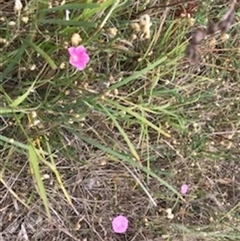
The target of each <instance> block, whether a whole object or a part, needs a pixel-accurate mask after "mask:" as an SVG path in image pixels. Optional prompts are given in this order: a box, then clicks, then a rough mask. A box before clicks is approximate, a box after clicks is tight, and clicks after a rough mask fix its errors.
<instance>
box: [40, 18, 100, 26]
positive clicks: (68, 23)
mask: <svg viewBox="0 0 240 241" xmlns="http://www.w3.org/2000/svg"><path fill="white" fill-rule="evenodd" d="M38 23H39V24H56V25H60V26H78V27H84V28H94V27H96V23H92V22H85V21H74V20H68V21H66V20H63V19H40V20H38Z"/></svg>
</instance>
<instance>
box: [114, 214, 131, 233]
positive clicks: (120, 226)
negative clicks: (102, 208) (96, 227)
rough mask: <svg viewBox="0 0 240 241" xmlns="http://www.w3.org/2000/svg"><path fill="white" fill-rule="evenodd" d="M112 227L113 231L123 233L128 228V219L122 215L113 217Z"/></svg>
mask: <svg viewBox="0 0 240 241" xmlns="http://www.w3.org/2000/svg"><path fill="white" fill-rule="evenodd" d="M112 228H113V231H114V232H115V233H125V232H126V231H127V228H128V219H127V218H126V217H124V216H122V215H119V216H117V217H115V218H114V219H113V221H112Z"/></svg>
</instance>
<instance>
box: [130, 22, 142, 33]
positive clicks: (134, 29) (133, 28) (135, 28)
mask: <svg viewBox="0 0 240 241" xmlns="http://www.w3.org/2000/svg"><path fill="white" fill-rule="evenodd" d="M131 28H132V30H133V31H135V32H136V33H138V32H140V31H141V28H140V25H139V24H138V23H131Z"/></svg>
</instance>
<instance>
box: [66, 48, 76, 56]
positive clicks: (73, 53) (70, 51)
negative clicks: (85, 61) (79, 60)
mask: <svg viewBox="0 0 240 241" xmlns="http://www.w3.org/2000/svg"><path fill="white" fill-rule="evenodd" d="M68 53H69V54H70V55H75V54H76V48H75V47H69V48H68Z"/></svg>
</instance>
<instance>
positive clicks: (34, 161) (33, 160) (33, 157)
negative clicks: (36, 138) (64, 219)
mask: <svg viewBox="0 0 240 241" xmlns="http://www.w3.org/2000/svg"><path fill="white" fill-rule="evenodd" d="M28 155H29V163H30V166H31V169H32V171H33V174H34V176H35V180H36V183H37V187H38V193H39V195H40V197H41V199H42V201H43V205H44V207H45V210H46V214H47V216H48V218H49V219H51V214H50V209H49V205H48V198H47V194H46V190H45V187H44V185H43V181H42V177H41V173H40V169H39V161H38V159H39V158H38V156H37V153H36V150H35V148H34V146H33V145H32V143H29V145H28Z"/></svg>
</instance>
